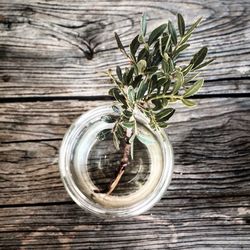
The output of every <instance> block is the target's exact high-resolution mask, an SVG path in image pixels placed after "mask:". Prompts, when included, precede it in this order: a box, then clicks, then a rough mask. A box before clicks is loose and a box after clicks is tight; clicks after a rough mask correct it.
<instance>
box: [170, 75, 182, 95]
mask: <svg viewBox="0 0 250 250" xmlns="http://www.w3.org/2000/svg"><path fill="white" fill-rule="evenodd" d="M175 75H176V82H175V85H174V87H173V90H172V94H173V95H175V94H176V93H177V92H178V91H179V89H180V88H181V86H182V85H183V83H184V77H183V74H182V72H181V71H176V73H175Z"/></svg>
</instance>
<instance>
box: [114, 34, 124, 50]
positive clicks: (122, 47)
mask: <svg viewBox="0 0 250 250" xmlns="http://www.w3.org/2000/svg"><path fill="white" fill-rule="evenodd" d="M115 39H116V43H117V46H118V48H119V49H120V50H121V51H123V52H125V49H124V46H123V45H122V42H121V40H120V38H119V36H118V34H117V33H116V32H115Z"/></svg>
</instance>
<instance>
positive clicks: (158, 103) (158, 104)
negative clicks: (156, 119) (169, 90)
mask: <svg viewBox="0 0 250 250" xmlns="http://www.w3.org/2000/svg"><path fill="white" fill-rule="evenodd" d="M152 103H153V104H154V108H153V111H159V110H161V109H162V108H163V104H162V100H161V99H155V100H152Z"/></svg>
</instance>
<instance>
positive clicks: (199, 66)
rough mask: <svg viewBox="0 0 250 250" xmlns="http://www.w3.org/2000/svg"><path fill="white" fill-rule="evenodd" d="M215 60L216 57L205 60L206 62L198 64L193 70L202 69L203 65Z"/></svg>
mask: <svg viewBox="0 0 250 250" xmlns="http://www.w3.org/2000/svg"><path fill="white" fill-rule="evenodd" d="M213 61H214V59H210V60H208V61H206V62H204V63H202V64H200V65H198V66H197V67H195V68H193V70H197V69H201V68H203V67H205V66H207V65H209V64H210V63H211V62H213Z"/></svg>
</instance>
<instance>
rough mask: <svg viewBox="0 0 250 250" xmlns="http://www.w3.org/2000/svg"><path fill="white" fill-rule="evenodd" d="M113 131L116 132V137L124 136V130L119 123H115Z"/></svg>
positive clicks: (121, 137)
mask: <svg viewBox="0 0 250 250" xmlns="http://www.w3.org/2000/svg"><path fill="white" fill-rule="evenodd" d="M115 132H116V135H117V137H118V139H123V138H124V134H125V130H124V128H123V127H122V126H121V124H120V123H117V124H116V128H115Z"/></svg>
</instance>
